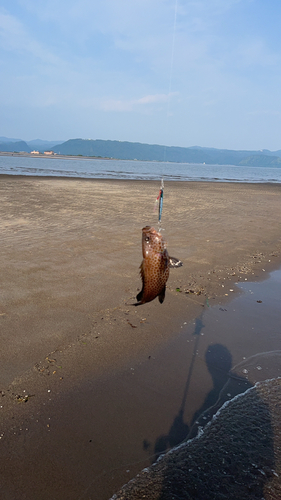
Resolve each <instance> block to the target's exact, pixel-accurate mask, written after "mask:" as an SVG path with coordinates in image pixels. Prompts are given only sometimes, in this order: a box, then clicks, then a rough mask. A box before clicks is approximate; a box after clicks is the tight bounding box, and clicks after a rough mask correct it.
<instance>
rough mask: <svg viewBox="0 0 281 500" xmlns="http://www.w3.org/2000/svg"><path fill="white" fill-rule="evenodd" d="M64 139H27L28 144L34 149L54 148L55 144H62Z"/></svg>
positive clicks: (45, 149)
mask: <svg viewBox="0 0 281 500" xmlns="http://www.w3.org/2000/svg"><path fill="white" fill-rule="evenodd" d="M61 143H62V141H43V140H42V139H34V140H33V141H27V144H28V145H29V146H30V147H31V148H32V149H38V150H39V151H47V150H50V149H53V147H54V146H57V145H58V144H61Z"/></svg>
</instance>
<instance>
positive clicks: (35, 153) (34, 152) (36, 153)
mask: <svg viewBox="0 0 281 500" xmlns="http://www.w3.org/2000/svg"><path fill="white" fill-rule="evenodd" d="M31 154H32V155H39V151H35V150H34V151H31Z"/></svg>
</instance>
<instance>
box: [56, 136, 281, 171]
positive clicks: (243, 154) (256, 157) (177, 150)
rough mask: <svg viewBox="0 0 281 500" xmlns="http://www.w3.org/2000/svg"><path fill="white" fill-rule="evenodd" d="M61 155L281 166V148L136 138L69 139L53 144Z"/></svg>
mask: <svg viewBox="0 0 281 500" xmlns="http://www.w3.org/2000/svg"><path fill="white" fill-rule="evenodd" d="M53 151H54V152H56V153H58V154H63V155H75V156H77V155H81V156H96V157H102V158H118V159H122V160H142V161H169V162H178V163H206V164H209V165H245V166H246V165H254V164H256V165H259V166H269V165H270V166H281V165H280V162H279V157H280V158H281V151H276V152H275V153H272V152H270V151H266V150H265V151H235V150H228V149H215V148H202V147H199V146H193V147H190V148H181V147H175V146H166V147H165V146H159V145H152V144H141V143H138V142H121V141H103V140H91V139H70V140H69V141H66V142H64V143H62V144H60V145H58V146H55V147H54V148H53ZM251 158H252V159H251Z"/></svg>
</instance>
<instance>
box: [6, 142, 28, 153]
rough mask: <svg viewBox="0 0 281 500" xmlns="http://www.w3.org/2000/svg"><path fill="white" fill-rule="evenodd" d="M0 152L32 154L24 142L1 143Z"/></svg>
mask: <svg viewBox="0 0 281 500" xmlns="http://www.w3.org/2000/svg"><path fill="white" fill-rule="evenodd" d="M0 151H7V152H8V153H14V152H17V153H20V152H21V151H24V152H25V153H30V152H31V148H30V147H29V146H28V144H26V142H24V141H9V142H0Z"/></svg>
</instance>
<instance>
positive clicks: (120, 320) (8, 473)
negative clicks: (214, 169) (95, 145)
mask: <svg viewBox="0 0 281 500" xmlns="http://www.w3.org/2000/svg"><path fill="white" fill-rule="evenodd" d="M158 191H159V183H156V182H149V181H116V180H115V181H106V180H86V179H66V178H39V177H37V178H36V177H20V176H1V177H0V199H1V204H0V212H1V217H0V227H1V241H0V255H1V259H0V266H1V303H0V326H1V334H0V335H1V354H0V356H1V364H0V383H1V385H0V391H2V397H1V400H0V403H1V408H0V411H1V413H0V415H1V429H0V437H1V441H0V446H1V448H2V452H1V459H0V466H1V471H2V472H1V483H2V491H3V497H2V498H3V499H5V500H6V499H7V500H8V499H13V500H17V499H18V500H22V499H25V498H26V499H28V500H33V499H34V500H36V499H38V498H41V499H43V500H44V499H47V498H53V499H54V500H56V499H61V498H67V499H69V500H72V499H78V498H81V499H82V498H83V499H84V498H88V499H90V498H92V499H95V498H99V499H100V500H102V499H106V498H109V497H110V496H111V495H112V494H113V493H114V491H117V490H118V489H120V488H121V486H122V485H123V484H124V483H126V482H127V481H128V480H129V479H131V477H133V476H134V475H135V474H136V472H138V471H139V470H141V469H143V467H144V466H146V465H147V464H149V463H151V459H148V458H147V461H146V462H145V459H144V458H140V460H139V464H138V455H135V452H134V442H133V438H132V440H131V441H132V444H130V443H129V441H130V439H131V435H134V434H135V433H137V429H136V424H134V426H132V424H131V422H130V420H129V419H127V420H126V419H125V421H124V420H122V419H121V418H120V416H121V415H123V414H124V406H123V399H122V398H123V395H122V390H123V389H122V388H124V387H126V385H127V384H128V380H129V378H130V380H131V378H132V371H134V370H135V367H136V366H139V365H140V364H142V363H143V364H144V365H143V366H144V369H145V373H146V374H147V376H146V379H145V380H143V378H142V379H141V380H142V381H143V382H142V383H143V386H142V389H141V388H140V389H139V393H138V394H139V395H138V396H137V398H140V397H143V403H141V404H142V406H143V405H145V404H146V405H147V406H149V404H150V402H151V395H150V396H149V397H148V395H146V392H147V387H149V386H153V385H154V384H155V398H156V399H157V397H158V396H157V391H156V385H157V384H156V381H157V377H159V379H160V377H161V374H160V373H159V375H157V372H156V373H155V372H153V381H152V380H151V379H149V376H150V375H151V371H150V370H151V368H150V366H151V361H153V356H154V353H156V352H158V350H159V349H161V348H162V346H163V345H166V344H167V343H168V342H170V341H171V339H173V338H175V337H176V336H177V335H178V334H179V332H180V329H181V327H182V325H183V322H184V323H188V322H191V321H192V320H194V319H195V318H198V317H200V315H201V314H202V311H203V310H205V309H206V308H207V307H209V306H210V307H211V306H212V305H215V304H222V305H223V304H227V303H228V301H229V300H230V299H231V298H232V297H234V296H235V295H237V294H239V293H240V292H239V290H238V289H237V287H236V286H235V283H237V282H242V281H245V279H248V280H251V279H254V280H263V279H265V278H266V276H267V275H268V273H269V272H270V271H272V270H274V269H278V268H279V267H280V264H281V231H280V228H281V211H280V195H281V185H277V184H276V185H270V184H235V183H231V184H230V183H229V184H228V183H203V182H202V183H196V182H190V183H189V182H166V183H165V192H164V209H163V216H162V226H163V229H164V230H163V234H164V237H165V239H166V241H167V248H168V250H169V253H170V255H172V256H174V257H177V258H178V259H180V260H181V261H182V262H183V267H181V268H179V269H176V270H171V273H170V278H169V281H168V284H167V291H166V298H165V301H164V303H163V304H162V305H161V304H159V302H158V300H154V301H153V302H151V303H149V304H145V305H143V306H139V307H135V306H134V304H135V302H136V301H135V297H136V295H137V293H138V291H139V290H140V288H141V279H140V276H139V265H140V263H141V260H142V252H141V230H142V227H143V226H145V225H152V226H157V212H154V202H155V199H156V196H157V195H158ZM232 290H233V291H232ZM235 356H236V358H235V360H234V361H235V362H236V363H238V362H240V361H241V360H242V354H241V358H239V356H240V353H239V350H237V354H235ZM175 366H176V358H175V361H174V365H173V366H172V367H170V368H171V369H172V370H173V369H174V368H175ZM146 367H147V368H146ZM136 376H137V375H136ZM202 377H203V375H202ZM113 381H115V382H116V384H117V382H118V384H119V385H118V389H116V388H114V391H111V392H110V387H111V388H113V385H112V383H113ZM209 385H210V382H209V381H208V380H207V381H205V380H204V377H203V378H202V380H201V382H200V386H205V390H206V391H208V390H209V388H210V387H209ZM139 386H141V382H140V384H139ZM114 387H115V386H114ZM116 387H117V385H116ZM89 388H90V389H89ZM89 390H90V394H91V396H90V397H89V396H88V392H87V391H89ZM130 391H131V389H129V390H128V391H127V395H128V393H129V394H130V398H131V399H130V401H131V406H132V412H135V413H137V412H138V410H137V406H136V401H135V399H136V395H135V393H134V391H132V392H130ZM205 395H206V394H205V393H204V391H203V390H202V394H201V393H200V391H199V396H198V397H199V399H200V398H201V399H202V400H204V397H205ZM100 402H102V403H100ZM99 404H102V407H100V406H99ZM200 406H201V403H200V401H198V407H200ZM134 408H135V410H134ZM192 411H193V410H192ZM190 412H191V410H190ZM84 418H85V421H86V422H87V424H85V426H82V425H81V422H82V421H83V419H84ZM147 420H148V421H149V417H147ZM142 421H143V415H142V416H141V415H140V417H139V421H138V425H139V427H140V428H141V425H142ZM113 422H114V424H113ZM189 423H190V422H189ZM83 425H84V424H83ZM113 425H114V428H113ZM153 425H155V429H154V430H153V432H154V434H155V436H158V435H159V434H161V430H160V429H159V428H156V424H153ZM75 426H76V427H75ZM91 426H92V428H91ZM159 427H161V425H159ZM124 428H125V432H124ZM75 429H76V430H75ZM89 429H91V430H89ZM91 433H92V434H91ZM122 433H123V434H122ZM121 434H122V440H121V441H114V440H115V438H116V436H117V435H119V436H120V435H121ZM126 435H127V436H128V437H127V439H128V442H127V441H126ZM93 436H94V437H93ZM99 436H103V438H102V439H100V440H99V438H98V437H99ZM144 437H145V436H144ZM114 443H115V445H114ZM123 446H124V449H126V450H127V454H126V455H124V452H123V449H122V447H123ZM130 446H132V450H131V449H130ZM104 448H107V449H108V450H110V451H108V453H107V456H106V458H104V461H102V460H103V459H102V450H103V449H104ZM128 450H129V451H128ZM144 457H145V455H144ZM123 458H124V460H123ZM99 460H100V465H98V462H99ZM120 461H121V462H122V463H128V464H130V463H132V462H133V463H134V466H133V467H132V466H129V465H128V467H127V469H126V467H123V469H124V470H122V473H121V472H120V471H119V472H118V471H117V469H118V463H119V462H120ZM109 470H110V471H111V472H110V478H109V476H108V471H109ZM126 470H128V471H129V472H128V473H127V472H126ZM114 471H115V472H114ZM116 471H117V472H116ZM103 480H104V481H103ZM94 483H95V484H94ZM105 483H106V485H107V486H106V487H105V486H104V484H105Z"/></svg>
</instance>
